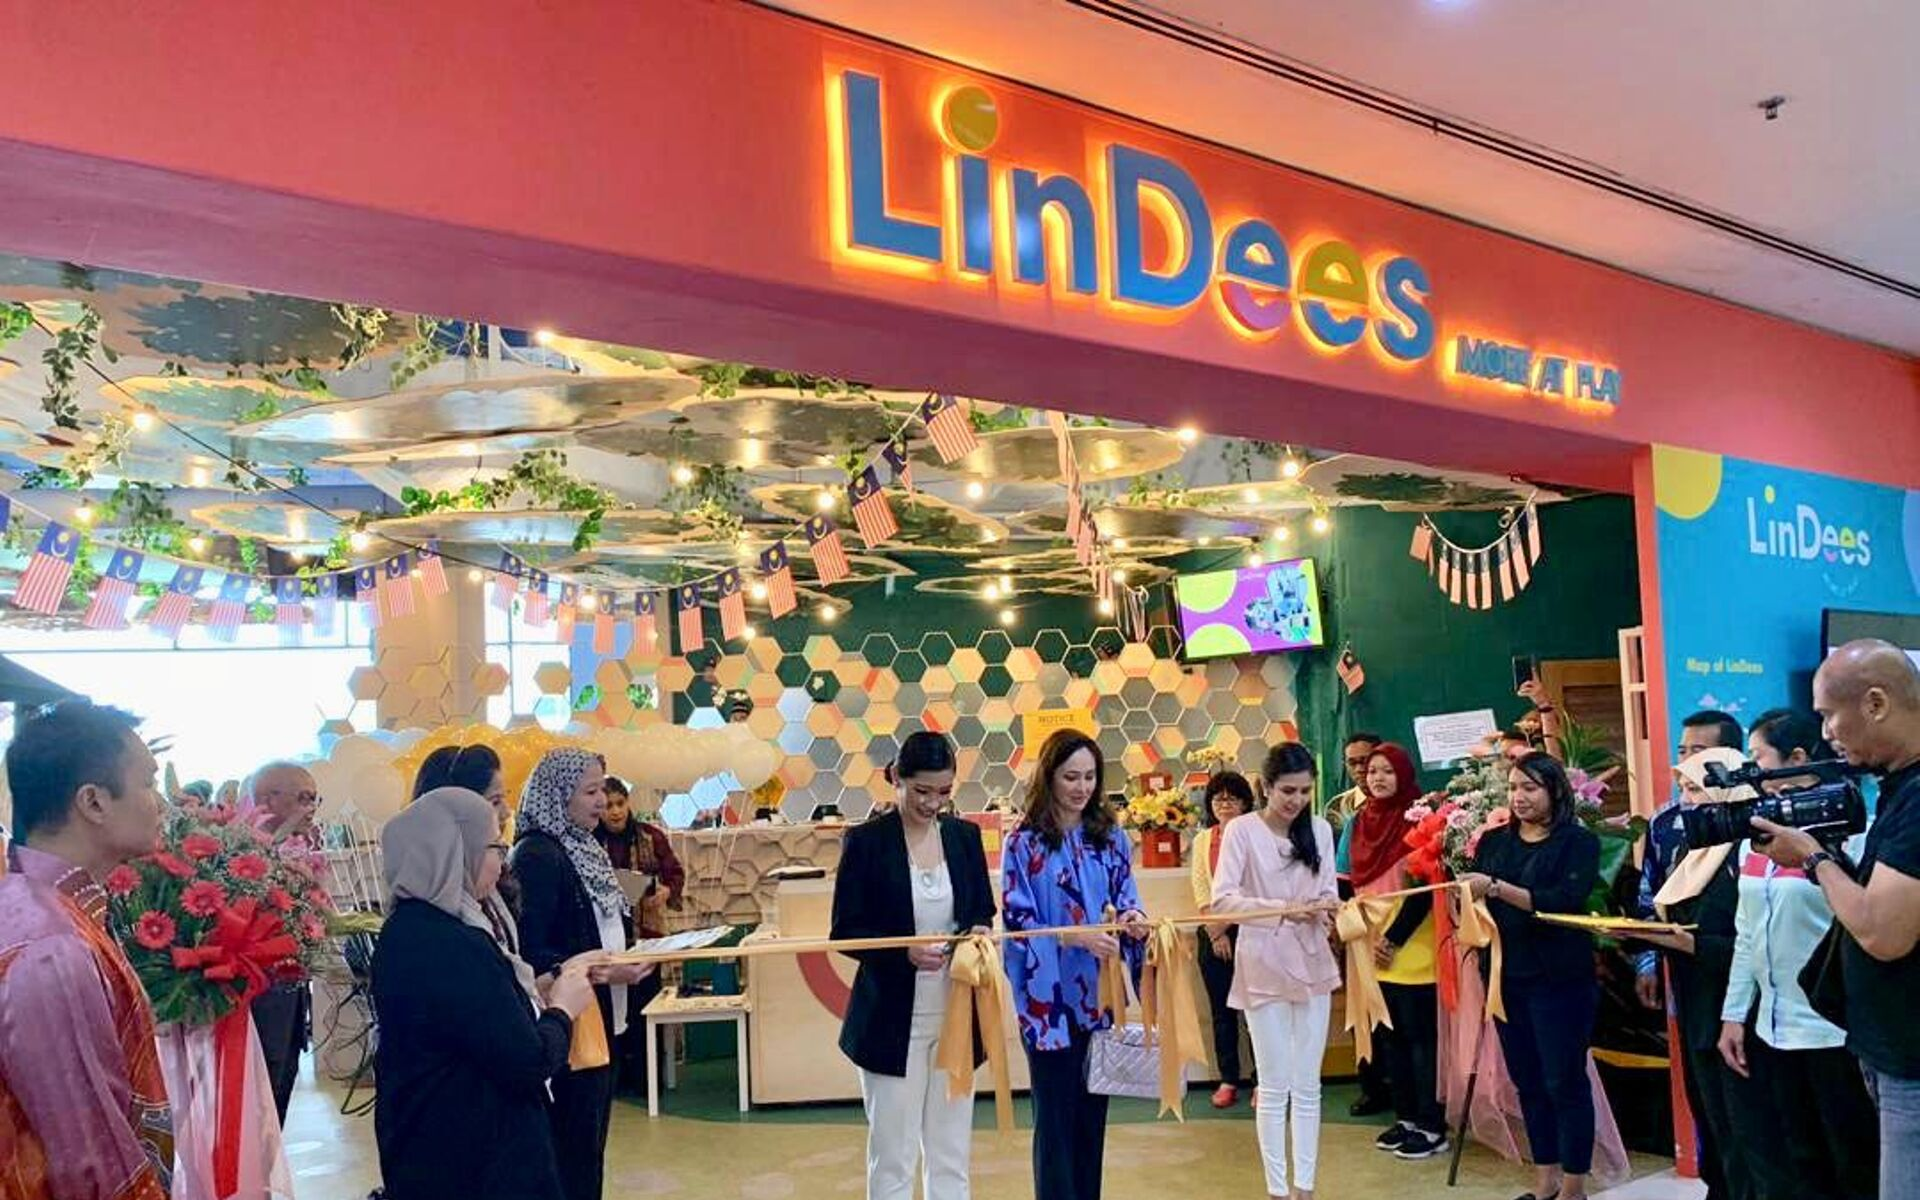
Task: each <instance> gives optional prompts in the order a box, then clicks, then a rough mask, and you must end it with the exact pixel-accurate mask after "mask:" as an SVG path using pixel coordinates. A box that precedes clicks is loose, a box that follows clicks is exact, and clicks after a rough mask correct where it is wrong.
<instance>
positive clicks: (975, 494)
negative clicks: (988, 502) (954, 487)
mask: <svg viewBox="0 0 1920 1200" xmlns="http://www.w3.org/2000/svg"><path fill="white" fill-rule="evenodd" d="M986 494H987V485H986V484H984V483H981V482H980V481H979V480H978V479H969V480H967V499H969V500H978V499H980V498H981V497H982V496H985V495H986Z"/></svg>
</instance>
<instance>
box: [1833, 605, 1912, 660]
mask: <svg viewBox="0 0 1920 1200" xmlns="http://www.w3.org/2000/svg"><path fill="white" fill-rule="evenodd" d="M1820 625H1821V631H1820V632H1821V637H1820V641H1821V646H1820V652H1821V657H1822V658H1824V657H1826V656H1827V655H1829V654H1832V653H1833V652H1834V651H1835V650H1836V649H1838V648H1839V647H1841V646H1844V645H1846V644H1847V643H1848V642H1851V641H1853V640H1855V639H1856V638H1880V639H1882V640H1883V641H1889V642H1892V643H1893V644H1894V645H1896V646H1898V647H1900V648H1901V649H1902V650H1905V651H1906V652H1907V657H1908V658H1911V659H1912V660H1913V661H1914V662H1915V663H1916V664H1920V615H1916V614H1913V613H1876V612H1853V611H1850V610H1848V609H1844V608H1829V609H1827V610H1826V611H1825V612H1824V613H1822V614H1821V622H1820Z"/></svg>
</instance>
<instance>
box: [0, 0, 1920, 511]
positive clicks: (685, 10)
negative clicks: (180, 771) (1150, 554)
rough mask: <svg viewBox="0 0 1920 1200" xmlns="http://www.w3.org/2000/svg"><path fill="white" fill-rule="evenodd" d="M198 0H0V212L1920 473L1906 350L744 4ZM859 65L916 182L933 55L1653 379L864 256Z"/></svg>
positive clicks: (243, 259) (1383, 407)
mask: <svg viewBox="0 0 1920 1200" xmlns="http://www.w3.org/2000/svg"><path fill="white" fill-rule="evenodd" d="M194 11H195V15H194V18H193V19H192V20H184V19H181V18H180V16H179V13H178V10H175V11H174V12H172V13H171V14H169V13H166V12H163V11H162V10H161V9H160V8H158V7H150V8H148V9H145V10H143V11H141V12H139V13H135V12H133V11H132V10H130V9H129V8H128V7H127V6H125V5H124V4H120V3H115V2H112V0H65V2H64V3H61V4H58V5H42V6H13V7H12V8H11V9H10V10H9V12H8V13H7V14H6V15H5V16H0V77H4V78H6V79H7V80H8V81H9V87H8V97H9V99H8V103H7V104H6V105H4V106H0V212H4V213H5V214H6V217H5V220H4V222H0V247H4V248H6V249H10V250H15V251H19V252H23V253H31V254H38V255H48V256H57V257H62V258H72V259H78V260H83V261H88V262H94V263H101V264H106V265H114V266H123V267H130V268H144V269H151V270H156V271H164V272H167V273H171V274H177V275H183V276H187V277H191V278H213V279H218V280H221V281H223V282H234V283H244V284H250V285H254V286H261V287H268V288H276V289H281V290H288V291H293V292H297V293H302V294H308V295H319V296H328V297H339V298H350V299H355V300H359V301H365V302H378V303H386V304H390V305H394V306H402V307H408V308H413V309H418V310H422V311H427V312H434V313H448V314H455V315H461V316H468V315H472V316H480V317H483V318H487V319H491V320H495V321H500V322H503V323H511V324H520V325H535V324H541V325H552V326H555V327H558V328H561V329H564V330H566V331H568V332H573V333H579V334H585V335H594V336H601V337H606V338H610V339H618V340H622V341H627V342H634V343H640V344H647V345H658V346H663V347H667V348H672V349H684V350H690V351H695V352H704V353H713V354H719V355H725V356H729V357H740V358H751V359H753V360H756V361H761V362H766V363H770V364H774V365H781V366H792V367H798V368H803V369H811V370H817V371H823V372H832V373H836V374H843V375H851V376H855V377H861V378H868V379H874V380H876V381H879V382H889V383H900V384H903V385H907V386H937V387H943V388H950V389H953V390H959V391H967V392H972V393H974V394H980V395H986V396H993V397H999V398H1006V399H1022V400H1032V401H1040V402H1053V403H1057V404H1062V405H1066V406H1071V407H1075V408H1079V409H1083V410H1088V411H1098V412H1104V413H1108V414H1111V415H1115V416H1124V417H1135V418H1140V419H1145V420H1157V421H1161V422H1167V423H1171V422H1174V421H1179V420H1188V419H1191V420H1196V421H1198V422H1199V423H1201V424H1202V425H1204V426H1205V427H1207V428H1209V429H1213V430H1218V431H1223V432H1236V433H1243V434H1250V435H1256V436H1265V437H1272V438H1276V439H1285V440H1290V441H1297V442H1304V443H1309V444H1317V445H1323V446H1331V447H1339V448H1345V447H1365V448H1367V449H1370V450H1373V451H1375V452H1384V453H1393V454H1401V455H1406V456H1411V457H1416V458H1421V459H1424V460H1427V461H1431V462H1439V463H1443V464H1448V465H1459V466H1481V467H1492V468H1496V469H1500V468H1505V469H1513V470H1529V471H1532V472H1535V473H1539V474H1543V475H1548V476H1551V477H1553V478H1559V479H1570V480H1573V481H1576V482H1590V483H1594V484H1597V485H1601V486H1607V487H1611V488H1616V489H1618V490H1627V489H1628V487H1629V486H1630V482H1631V458H1632V450H1633V448H1634V447H1636V446H1640V445H1644V444H1646V443H1650V442H1653V441H1663V442H1667V443H1670V444H1675V445H1681V446H1693V447H1701V448H1710V449H1715V450H1720V451H1724V452H1728V453H1733V454H1738V455H1741V456H1745V457H1750V458H1757V459H1764V460H1768V461H1773V462H1778V463H1782V464H1786V465H1791V466H1796V467H1802V468H1806V469H1812V470H1823V471H1830V472H1834V473H1837V474H1843V475H1848V476H1852V477H1855V478H1865V479H1873V480H1877V481H1882V482H1887V483H1895V484H1916V483H1920V460H1916V459H1915V458H1914V456H1913V455H1912V453H1911V450H1912V447H1914V446H1915V445H1920V372H1917V371H1916V365H1915V363H1914V361H1913V360H1911V359H1907V358H1903V357H1900V356H1897V355H1894V354H1891V353H1887V352H1884V351H1880V350H1876V349H1873V348H1870V347H1866V346H1863V345H1860V344H1858V343H1853V342H1849V341H1847V340H1844V339H1841V338H1837V337H1833V336H1830V335H1826V334H1822V333H1818V332H1815V331H1813V330H1810V329H1807V328H1804V327H1801V326H1796V325H1793V324H1789V323H1786V322H1782V321H1778V320H1774V319H1770V318H1767V317H1763V316H1760V315H1758V314H1755V313H1751V312H1748V311H1745V310H1742V309H1738V308H1735V307H1732V306H1729V305H1726V304H1722V303H1719V302H1717V301H1713V300H1710V299H1706V298H1703V297H1699V296H1695V295H1690V294H1687V293H1683V292H1680V291H1677V290H1675V289H1672V288H1668V287H1665V286H1662V285H1658V284H1654V283H1650V282H1648V281H1646V280H1643V279H1638V278H1635V277H1632V276H1628V275H1625V274H1622V273H1620V272H1617V271H1614V270H1611V269H1608V268H1605V267H1601V266H1597V265H1594V264H1592V263H1588V262H1584V261H1580V260H1577V259H1574V258H1571V257H1569V256H1566V255H1562V254H1559V253H1556V252H1552V251H1549V250H1545V249H1542V248H1540V247H1538V246H1534V245H1530V244H1526V243H1522V242H1519V241H1517V240H1514V239H1511V238H1506V237H1502V236H1499V235H1495V234H1491V233H1488V232H1485V231H1482V230H1478V229H1474V228H1471V227H1468V226H1464V225H1461V224H1459V223H1456V222H1452V221H1448V220H1446V219H1444V218H1441V217H1438V216H1435V215H1433V214H1430V213H1426V212H1422V211H1418V210H1415V209H1412V208H1409V207H1406V206H1403V205H1400V204H1397V203H1394V202H1391V201H1388V200H1384V199H1380V198H1378V197H1375V196H1371V195H1367V194H1364V193H1360V192H1356V191H1353V190H1351V189H1347V188H1344V187H1340V186H1337V185H1334V184H1331V183H1328V182H1326V181H1323V180H1319V179H1316V178H1313V177H1310V176H1306V175H1303V174H1301V173H1298V172H1294V171H1291V170H1288V169H1286V168H1283V167H1279V166H1276V165H1274V164H1271V163H1267V162H1262V161H1257V160H1254V159H1251V158H1248V157H1246V156H1244V155H1240V154H1236V153H1231V152H1227V151H1224V150H1220V149H1218V148H1215V147H1211V146H1207V145H1203V144H1199V143H1196V142H1193V141H1190V140H1187V139H1184V138H1181V137H1179V136H1177V135H1173V134H1168V133H1165V132H1163V131H1159V130H1154V129H1150V128H1146V127H1142V126H1139V125H1136V124H1133V123H1131V122H1128V121H1125V120H1123V119H1120V118H1116V117H1112V116H1110V115H1107V114H1104V113H1100V112H1096V111H1092V110H1088V109H1086V108H1084V107H1081V106H1078V105H1074V104H1072V103H1069V102H1066V101H1063V100H1060V99H1057V98H1054V97H1050V96H1046V95H1043V94H1039V93H1036V92H1031V91H1028V90H1026V89H1022V88H1019V87H1016V86H1014V85H1011V84H1007V83H1003V82H1000V81H996V80H992V79H990V78H985V77H981V76H974V75H969V74H968V73H966V72H962V71H959V70H958V69H956V68H953V67H951V66H948V65H946V64H943V63H940V62H937V61H934V60H930V59H927V58H923V57H920V56H917V55H913V54H909V53H905V52H901V51H897V50H893V49H890V48H884V47H879V46H876V45H871V44H867V43H863V42H860V41H857V40H855V39H852V38H849V37H846V36H843V35H840V34H838V33H834V32H831V31H827V30H824V29H822V28H820V27H817V26H813V25H810V24H808V23H805V22H802V21H799V20H796V19H793V18H789V17H786V16H783V15H779V14H775V13H771V12H768V11H766V10H762V9H758V8H754V7H751V6H748V5H745V4H741V3H731V2H722V0H679V2H676V3H671V4H668V3H644V4H621V3H600V4H550V5H541V6H529V5H526V4H524V3H508V2H506V0H458V2H456V0H412V2H411V3H408V4H404V5H390V4H385V3H373V2H371V0H346V2H343V3H338V4H332V5H326V6H312V5H267V4H258V3H255V2H253V0H207V2H203V3H201V4H198V5H196V6H195V8H194ZM833 65H844V66H850V67H856V68H859V69H862V70H866V71H870V72H874V73H877V74H879V75H880V76H881V77H882V79H883V85H884V88H885V99H886V103H887V109H886V113H887V118H888V120H889V122H890V123H891V124H892V126H893V130H894V133H895V134H896V135H897V136H895V137H894V138H893V142H894V143H895V149H896V151H897V153H896V156H895V158H894V161H893V162H892V163H891V164H890V166H891V171H892V174H891V177H890V180H889V183H890V186H891V188H892V191H893V193H894V195H895V196H896V198H897V206H898V207H899V208H900V209H902V210H907V209H919V210H923V211H935V210H937V206H938V204H939V201H940V196H939V191H938V178H939V176H938V171H937V161H936V159H935V157H934V155H935V154H936V152H937V143H936V141H935V139H934V137H933V133H932V130H931V128H930V122H929V120H928V110H929V108H930V105H931V103H932V100H933V97H934V95H935V92H936V91H937V89H939V88H941V87H943V86H945V85H947V84H949V83H951V82H954V81H956V80H967V79H973V80H977V81H979V82H982V83H983V84H984V85H985V86H986V87H987V88H988V89H989V90H990V91H991V93H992V94H993V95H994V96H995V98H996V99H997V100H998V102H999V105H1000V111H1001V113H1002V127H1003V133H1002V135H1001V139H1000V143H999V145H997V146H996V147H995V149H994V151H993V154H994V156H995V158H996V159H997V160H1000V161H1016V162H1020V163H1024V164H1026V165H1030V166H1037V167H1052V168H1057V169H1062V170H1069V171H1071V172H1073V173H1074V174H1076V175H1078V176H1081V177H1082V178H1085V177H1086V174H1087V171H1086V166H1085V164H1086V163H1087V161H1088V159H1089V157H1090V155H1092V154H1094V153H1096V152H1097V147H1098V146H1100V145H1101V144H1104V143H1106V142H1108V141H1114V140H1120V141H1124V142H1126V143H1128V144H1130V145H1134V146H1137V147H1139V148H1142V149H1146V150H1150V151H1153V152H1155V153H1158V154H1162V155H1165V156H1167V157H1170V158H1173V159H1175V160H1177V161H1179V162H1180V163H1181V164H1183V165H1184V166H1185V167H1186V168H1187V170H1188V171H1190V172H1191V173H1192V174H1193V175H1194V176H1195V177H1196V178H1197V179H1198V180H1199V181H1200V184H1201V186H1202V188H1203V189H1204V191H1205V193H1206V195H1207V196H1208V198H1209V201H1210V203H1211V205H1212V207H1213V210H1214V213H1215V215H1216V217H1217V218H1218V217H1224V216H1226V215H1228V214H1235V215H1260V216H1263V217H1265V218H1267V219H1268V220H1270V221H1272V222H1273V224H1275V225H1276V226H1277V227H1278V228H1279V230H1280V231H1281V232H1282V233H1283V234H1284V235H1285V236H1286V237H1287V238H1288V240H1289V242H1290V243H1292V244H1294V245H1295V246H1296V247H1297V246H1298V245H1299V244H1300V243H1301V242H1304V241H1305V240H1307V238H1308V237H1309V236H1310V235H1313V234H1317V233H1326V234H1335V235H1339V236H1341V237H1343V238H1344V239H1346V240H1349V241H1351V242H1352V243H1354V244H1355V245H1356V246H1357V247H1358V248H1359V249H1360V250H1361V252H1362V253H1363V254H1368V255H1371V254H1373V253H1374V252H1376V251H1382V250H1389V249H1391V250H1394V251H1397V252H1400V253H1405V254H1409V255H1411V256H1413V257H1414V258H1415V259H1417V260H1418V261H1420V262H1421V263H1422V265H1423V266H1424V267H1425V268H1426V270H1427V272H1428V273H1429V275H1430V276H1431V278H1432V281H1433V286H1434V300H1433V307H1434V309H1435V311H1436V313H1437V314H1438V316H1439V318H1440V332H1441V338H1442V340H1443V341H1444V340H1445V339H1446V338H1447V336H1448V335H1449V333H1450V332H1451V331H1452V330H1455V329H1462V328H1467V329H1471V330H1473V331H1475V332H1485V333H1492V334H1498V335H1503V336H1506V337H1511V338H1514V339H1519V340H1523V341H1529V342H1546V343H1552V344H1555V345H1558V346H1562V347H1565V348H1567V349H1570V350H1573V351H1577V352H1579V353H1581V354H1582V355H1583V356H1587V357H1592V358H1595V359H1598V360H1603V361H1606V362H1609V363H1612V364H1615V365H1617V366H1619V367H1620V368H1621V369H1622V370H1623V371H1624V373H1625V394H1624V403H1623V404H1622V405H1621V406H1620V408H1619V410H1618V411H1617V412H1615V413H1613V414H1611V415H1608V416H1601V417H1594V416H1589V415H1584V414H1577V413H1572V412H1568V411H1566V410H1565V409H1564V408H1563V407H1562V406H1560V405H1558V404H1555V403H1551V402H1546V401H1540V400H1528V399H1517V398H1511V397H1508V396H1505V395H1503V394H1500V393H1498V392H1494V391H1490V390H1486V389H1484V388H1468V389H1464V390H1463V389H1459V388H1450V387H1447V386H1444V385H1443V383H1442V381H1441V379H1440V377H1439V374H1438V371H1437V362H1438V359H1439V356H1438V355H1436V356H1435V359H1434V360H1431V361H1429V362H1427V363H1425V364H1422V365H1420V366H1418V367H1415V368H1410V369H1401V370H1393V369H1389V368H1387V367H1385V366H1383V365H1382V364H1381V363H1379V362H1377V361H1375V360H1374V359H1372V358H1370V357H1368V356H1366V355H1365V354H1364V353H1363V352H1361V351H1358V350H1356V351H1350V352H1347V353H1346V354H1344V355H1341V356H1337V357H1330V356H1324V355H1320V354H1316V353H1313V352H1311V351H1309V350H1307V349H1305V348H1304V346H1303V343H1302V340H1301V338H1300V336H1299V335H1298V333H1297V332H1295V331H1292V330H1289V331H1286V332H1283V333H1282V334H1281V335H1280V336H1279V337H1278V338H1277V339H1276V340H1274V341H1272V342H1268V343H1264V344H1252V343H1249V342H1246V341H1243V340H1241V339H1239V338H1238V337H1236V336H1234V335H1233V334H1231V333H1229V332H1228V331H1227V329H1226V327H1225V326H1224V324H1223V323H1222V322H1221V321H1220V320H1219V318H1218V316H1217V314H1216V313H1215V312H1213V311H1212V308H1211V306H1210V305H1209V304H1207V303H1206V302H1202V304H1201V305H1199V306H1197V307H1196V309H1195V310H1193V311H1191V312H1189V313H1187V314H1185V315H1184V316H1183V317H1180V318H1178V319H1175V320H1172V321H1168V322H1162V323H1151V322H1140V321H1135V320H1127V319H1121V318H1120V317H1117V316H1116V315H1114V314H1113V313H1112V312H1111V311H1109V310H1108V308H1107V307H1106V306H1103V305H1100V304H1095V303H1090V302H1086V301H1068V300H1064V299H1059V298H1055V297H1052V296H1050V295H1049V294H1048V293H1046V292H1044V291H1038V290H1035V289H1032V288H1027V287H1023V286H1019V285H1013V284H1011V283H988V284H973V285H963V284H957V283H954V282H951V281H928V280H922V279H912V278H901V277H897V276H894V275H891V274H887V273H875V272H869V271H863V270H856V269H853V268H851V267H848V266H846V265H843V264H836V263H835V262H834V261H832V259H831V257H830V255H829V248H828V225H829V223H828V187H827V156H826V142H825V132H826V120H825V114H826V105H825V102H824V95H823V87H824V82H825V79H826V76H827V71H828V68H829V66H833ZM916 147H917V148H918V149H917V152H916V150H915V149H914V148H916ZM1847 425H1851V426H1853V427H1855V428H1872V429H1874V430H1875V431H1876V436H1875V437H1873V438H1869V439H1857V438H1856V439H1852V440H1848V439H1846V438H1844V437H1842V436H1841V435H1839V434H1837V433H1836V432H1834V430H1835V428H1836V427H1837V426H1847Z"/></svg>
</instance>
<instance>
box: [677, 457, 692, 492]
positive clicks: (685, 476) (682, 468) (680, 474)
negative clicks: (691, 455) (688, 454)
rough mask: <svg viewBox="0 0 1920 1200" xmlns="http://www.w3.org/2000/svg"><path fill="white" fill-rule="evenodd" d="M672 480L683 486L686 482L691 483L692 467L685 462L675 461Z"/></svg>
mask: <svg viewBox="0 0 1920 1200" xmlns="http://www.w3.org/2000/svg"><path fill="white" fill-rule="evenodd" d="M673 481H674V482H675V483H677V484H679V485H680V486H681V487H685V486H687V485H688V484H690V483H692V482H693V468H692V467H690V466H688V465H687V464H685V463H675V464H674V467H673Z"/></svg>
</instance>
